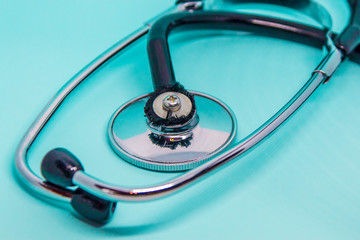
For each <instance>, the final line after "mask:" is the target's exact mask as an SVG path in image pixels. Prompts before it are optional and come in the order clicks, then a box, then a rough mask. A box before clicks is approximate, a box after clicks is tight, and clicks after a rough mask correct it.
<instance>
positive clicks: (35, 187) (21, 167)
mask: <svg viewBox="0 0 360 240" xmlns="http://www.w3.org/2000/svg"><path fill="white" fill-rule="evenodd" d="M173 11H178V6H174V7H171V8H169V9H168V10H167V11H165V12H164V13H163V14H161V15H159V16H158V17H156V18H154V19H157V18H159V17H161V16H163V15H165V14H167V13H168V12H173ZM150 24H151V22H148V23H147V24H146V25H144V26H142V27H140V28H139V29H137V30H136V31H134V32H133V33H131V34H130V35H128V36H127V37H125V38H124V39H122V40H121V41H119V42H117V43H116V44H115V45H113V46H112V47H110V48H109V49H108V50H106V51H105V52H104V53H103V54H101V55H100V56H98V57H97V58H96V59H94V60H93V61H92V62H91V63H89V64H88V65H87V66H85V67H84V68H83V69H82V70H81V71H80V72H79V73H77V74H76V75H75V76H74V77H73V78H72V79H71V80H70V81H68V82H67V83H66V84H65V85H64V86H63V87H62V88H61V89H60V90H59V91H58V92H57V93H56V95H55V96H54V97H53V98H52V99H51V100H50V101H49V103H48V104H47V105H46V106H45V107H44V109H43V110H42V111H41V112H40V114H39V115H38V117H37V118H36V119H35V121H34V122H33V123H32V125H31V126H30V127H29V129H28V131H27V132H26V133H25V135H24V137H23V138H22V140H21V141H20V143H19V145H18V147H17V149H16V153H15V167H16V170H17V173H18V178H19V179H20V181H21V182H22V183H24V185H26V186H27V187H28V188H29V189H31V190H32V191H34V192H36V193H38V194H40V195H41V196H43V197H47V198H49V199H52V200H57V201H60V202H68V201H70V199H71V196H72V191H71V190H68V189H64V188H60V187H56V186H54V185H51V184H48V183H47V182H45V181H44V180H43V179H42V178H41V177H39V176H37V175H36V174H35V173H34V171H32V170H31V168H30V166H29V164H28V159H27V153H28V150H29V149H30V147H31V145H32V144H33V142H34V141H35V139H36V137H37V136H38V134H39V133H40V132H41V131H42V129H43V128H44V127H45V125H46V123H47V122H48V121H49V119H50V118H51V117H52V115H53V114H54V113H55V111H56V110H57V109H58V107H59V106H60V105H61V104H62V103H63V102H64V100H65V99H66V98H67V96H68V95H69V94H70V93H71V92H72V91H73V90H74V89H75V88H76V87H77V86H79V85H80V84H81V83H82V82H83V81H84V80H86V79H87V77H88V76H90V75H91V74H92V73H94V72H95V71H96V70H97V69H99V68H100V67H101V66H102V65H103V64H105V63H106V62H107V61H108V60H110V59H111V58H112V57H113V56H115V55H116V54H118V53H119V52H121V51H122V50H123V49H125V48H127V47H129V45H131V44H132V43H134V42H135V41H136V40H138V39H139V38H141V37H142V36H144V35H146V34H147V32H148V31H149V29H150V26H151V25H150Z"/></svg>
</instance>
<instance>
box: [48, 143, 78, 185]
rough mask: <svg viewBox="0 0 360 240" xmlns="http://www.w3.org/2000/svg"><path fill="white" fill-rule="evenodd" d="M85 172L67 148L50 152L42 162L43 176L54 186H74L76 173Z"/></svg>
mask: <svg viewBox="0 0 360 240" xmlns="http://www.w3.org/2000/svg"><path fill="white" fill-rule="evenodd" d="M79 170H84V167H83V166H82V164H81V163H80V161H79V160H78V159H77V157H75V156H74V155H73V154H72V153H71V152H70V151H68V150H66V149H65V148H55V149H53V150H51V151H49V152H48V153H47V154H46V155H45V156H44V158H43V160H42V162H41V174H42V175H43V176H44V178H45V179H46V180H47V181H49V182H50V183H52V184H55V185H58V186H62V187H69V186H73V183H72V177H73V175H74V174H75V172H77V171H79Z"/></svg>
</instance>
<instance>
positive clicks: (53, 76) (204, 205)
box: [0, 0, 360, 240]
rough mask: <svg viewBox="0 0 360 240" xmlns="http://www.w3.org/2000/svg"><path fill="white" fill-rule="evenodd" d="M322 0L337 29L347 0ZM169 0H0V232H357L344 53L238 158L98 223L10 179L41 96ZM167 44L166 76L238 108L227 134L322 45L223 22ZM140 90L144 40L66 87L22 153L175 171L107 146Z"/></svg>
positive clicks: (282, 94)
mask: <svg viewBox="0 0 360 240" xmlns="http://www.w3.org/2000/svg"><path fill="white" fill-rule="evenodd" d="M321 2H322V3H324V5H326V6H327V7H328V8H329V9H331V13H332V14H333V16H334V19H335V22H336V25H335V28H336V29H337V30H340V29H341V28H342V27H343V26H344V24H345V23H346V19H347V14H348V11H347V9H346V6H345V4H344V3H343V2H342V1H338V0H322V1H321ZM171 4H172V1H169V0H152V1H145V0H141V1H140V0H135V1H119V0H117V1H115V0H107V1H85V0H78V1H71V0H63V1H45V0H32V1H25V0H13V1H7V0H0V6H1V7H0V32H1V37H0V46H1V47H0V49H1V51H0V52H1V54H0V69H1V75H0V76H1V77H0V82H1V88H0V99H1V101H0V120H1V121H0V122H1V125H0V133H1V134H0V146H1V147H0V182H1V185H0V193H1V198H0V239H4V240H8V239H53V240H57V239H69V240H70V239H71V240H72V239H77V240H81V239H115V238H118V239H120V238H130V239H131V238H132V239H261V240H263V239H277V240H279V239H292V240H295V239H342V240H344V239H360V190H359V186H360V175H359V172H360V162H359V155H360V144H359V137H360V128H359V123H360V111H359V110H360V108H359V106H360V96H359V92H360V66H358V65H356V64H355V63H352V62H346V63H345V64H344V65H342V66H341V68H340V69H339V70H338V72H337V73H336V75H335V76H334V77H333V78H332V79H331V81H330V82H329V83H328V84H326V85H324V86H322V87H321V88H319V89H318V91H317V92H316V93H315V94H314V95H313V96H312V97H311V98H310V99H309V100H308V102H307V103H306V104H305V105H304V106H303V107H302V108H301V109H300V110H299V111H298V112H297V113H296V114H295V115H294V116H293V117H292V118H291V119H289V121H287V123H286V124H285V125H284V126H283V127H281V128H280V129H279V130H278V131H277V132H276V133H275V134H274V135H272V136H271V138H269V139H268V140H267V141H265V142H264V143H262V144H261V145H259V146H258V147H257V148H256V149H255V150H254V151H251V152H250V153H249V154H247V155H246V156H245V157H242V158H239V159H237V160H236V161H235V162H234V163H232V164H230V165H228V166H227V167H225V168H223V169H222V170H221V171H218V172H217V173H212V174H211V176H210V177H208V178H206V179H205V180H204V181H201V182H200V183H198V184H196V185H194V186H193V187H191V188H188V189H186V190H185V191H182V192H180V193H178V194H175V195H173V196H170V197H168V198H164V199H160V200H156V201H151V202H146V203H119V204H118V208H117V212H116V215H115V217H114V219H113V221H112V222H111V223H109V224H108V225H105V226H103V227H94V226H91V225H88V224H87V223H85V222H83V221H80V220H79V219H78V218H76V217H75V216H74V215H73V214H72V213H70V212H68V211H64V209H62V208H57V207H55V206H53V205H51V204H50V203H48V202H44V201H41V200H39V199H37V198H35V197H34V196H32V195H30V194H29V193H28V192H26V191H25V190H24V189H23V188H21V187H20V186H19V185H18V183H17V182H16V180H15V177H14V172H13V158H14V153H15V149H16V146H17V144H18V143H19V141H20V139H21V137H22V136H23V134H24V133H25V131H26V130H27V128H28V126H29V125H30V124H31V123H32V121H33V120H34V119H35V117H36V116H37V114H38V113H39V112H40V110H41V109H42V107H43V106H45V104H46V103H47V101H48V100H49V99H50V98H51V97H52V96H53V95H54V94H55V93H56V91H57V90H58V89H59V88H60V87H61V86H62V85H63V84H65V83H66V82H67V81H68V80H69V79H70V78H71V77H72V76H73V75H74V74H75V73H76V72H77V71H79V70H80V69H81V68H82V67H83V66H85V65H86V64H88V63H89V62H90V61H91V60H92V59H94V58H95V57H96V56H98V55H99V54H100V53H101V52H103V51H104V50H105V49H107V48H108V47H109V46H111V45H112V44H114V43H115V42H117V41H118V40H119V39H121V38H123V37H124V36H126V35H127V34H128V33H130V32H132V31H133V30H134V29H135V28H136V27H138V26H140V25H141V23H142V22H144V21H145V20H147V19H149V18H151V17H152V16H154V15H156V14H157V13H158V12H160V11H161V10H163V9H165V8H167V7H168V6H170V5H171ZM265 10H266V9H265ZM270 10H272V9H268V11H270ZM281 12H282V14H286V11H285V10H284V9H281ZM294 16H296V15H294ZM170 43H171V52H172V56H173V61H174V65H175V71H176V76H177V79H178V80H179V81H180V82H182V83H183V84H184V85H185V86H187V87H188V88H190V89H194V90H198V91H201V92H206V93H209V94H211V95H214V96H216V97H218V98H220V99H222V100H223V101H224V102H225V103H227V104H228V105H229V106H230V107H231V108H232V109H233V111H234V112H235V113H236V115H237V118H238V125H239V133H238V136H237V139H241V138H242V137H244V136H246V135H247V134H249V133H250V132H251V131H253V130H254V129H255V128H257V127H258V126H259V125H260V124H261V123H262V122H264V121H265V120H266V119H267V118H269V117H270V116H271V115H272V114H274V113H275V111H277V110H278V109H279V107H281V106H282V105H283V104H285V103H286V102H287V100H288V99H289V98H290V97H291V96H292V95H293V94H294V93H295V92H296V91H297V89H299V87H300V86H301V85H302V84H303V83H304V82H305V81H306V80H307V78H308V77H309V76H310V73H311V71H312V69H313V68H314V66H315V65H316V64H317V62H318V61H319V59H320V58H321V51H320V50H317V49H313V48H310V47H307V46H302V45H299V44H295V43H291V42H287V41H282V40H276V39H272V38H267V37H260V36H254V35H246V34H239V33H234V32H212V31H208V32H205V31H204V32H201V33H187V34H174V35H173V36H172V37H171V39H170ZM151 89H152V86H151V77H150V73H149V67H148V60H147V57H146V46H145V40H144V41H140V42H139V43H137V44H136V46H134V47H133V48H131V49H129V50H128V51H126V52H125V53H124V54H122V55H121V56H118V57H116V58H115V59H114V60H113V61H111V62H110V63H109V64H107V65H106V66H105V67H104V68H102V69H101V70H100V71H98V72H97V73H96V74H94V75H93V76H92V77H91V78H89V79H88V81H86V83H85V84H83V85H81V86H80V87H79V88H78V89H77V90H76V91H75V93H74V94H72V95H71V96H70V98H69V100H68V101H66V103H65V104H64V105H63V106H62V107H61V108H60V109H59V111H58V113H57V114H56V115H55V116H54V118H53V120H52V121H51V122H50V123H49V125H47V127H46V128H45V132H43V133H42V134H41V135H40V136H39V138H38V140H37V141H36V143H35V145H34V146H33V148H32V149H31V151H30V154H29V158H30V164H31V166H32V167H33V169H34V170H35V171H36V172H37V173H39V163H40V161H41V158H42V156H43V155H44V154H45V153H46V152H47V151H48V150H50V149H51V148H53V147H66V148H69V149H70V150H71V151H72V152H73V153H74V154H75V155H77V156H78V157H79V158H80V159H81V160H82V162H83V163H84V166H85V169H86V171H87V172H89V173H90V174H92V175H95V176H97V177H99V178H101V179H103V180H105V181H108V182H112V183H118V184H120V185H125V186H142V185H144V184H146V185H148V184H155V183H159V182H162V181H165V180H167V179H169V178H171V177H174V176H176V175H177V174H178V173H167V174H166V173H156V172H151V171H146V170H141V169H138V168H136V167H134V166H131V165H129V164H127V163H126V162H124V161H122V160H121V159H119V158H118V157H117V156H116V154H115V153H113V152H112V150H111V149H110V147H109V146H108V142H107V139H106V126H107V123H108V120H109V119H110V117H111V115H112V113H113V112H114V111H115V110H116V109H117V108H118V107H119V106H120V105H121V104H123V103H124V102H125V101H127V100H129V99H131V98H133V97H135V96H138V95H141V94H143V93H146V92H150V91H151Z"/></svg>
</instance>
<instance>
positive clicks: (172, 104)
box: [163, 95, 181, 112]
mask: <svg viewBox="0 0 360 240" xmlns="http://www.w3.org/2000/svg"><path fill="white" fill-rule="evenodd" d="M163 107H164V109H165V110H169V111H172V112H176V111H178V110H179V109H180V108H181V101H180V98H179V97H178V96H176V95H169V96H166V97H165V98H164V100H163Z"/></svg>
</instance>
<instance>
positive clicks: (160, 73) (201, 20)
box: [147, 11, 327, 90]
mask: <svg viewBox="0 0 360 240" xmlns="http://www.w3.org/2000/svg"><path fill="white" fill-rule="evenodd" d="M184 25H191V28H189V26H186V29H198V28H199V27H200V28H202V29H222V30H240V31H245V32H253V33H257V34H260V35H265V36H272V37H276V38H281V39H286V40H290V41H296V42H300V43H303V44H307V45H310V46H314V47H321V46H323V44H324V43H325V40H326V33H327V31H326V30H325V29H319V28H314V27H311V26H307V25H304V24H299V23H295V22H289V21H286V20H282V19H276V18H271V17H264V16H258V15H251V14H239V13H230V12H219V11H207V12H205V11H201V12H182V13H175V14H170V15H167V16H165V17H163V18H161V19H159V20H158V21H157V22H156V23H154V25H153V26H152V28H151V29H150V32H149V36H148V45H147V50H148V56H149V60H150V67H151V73H152V78H153V84H154V88H155V90H158V89H161V88H169V87H171V86H174V85H175V84H176V80H175V74H174V70H173V66H172V62H171V56H170V51H169V46H168V41H167V38H168V35H169V33H170V32H171V31H172V30H173V29H174V28H177V27H180V26H184Z"/></svg>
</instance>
